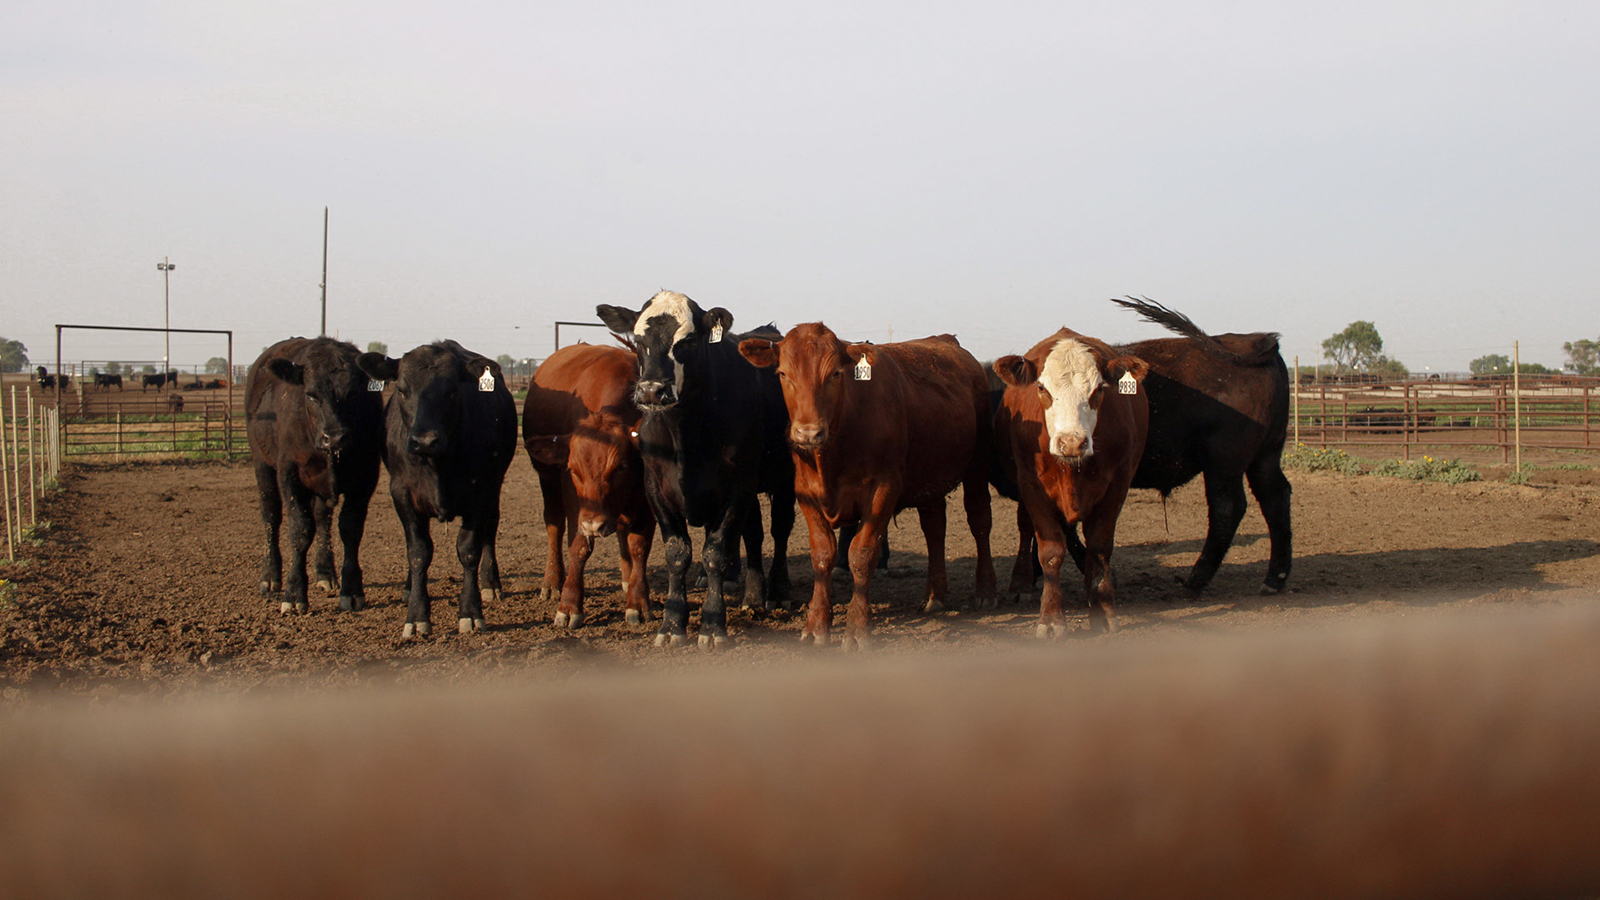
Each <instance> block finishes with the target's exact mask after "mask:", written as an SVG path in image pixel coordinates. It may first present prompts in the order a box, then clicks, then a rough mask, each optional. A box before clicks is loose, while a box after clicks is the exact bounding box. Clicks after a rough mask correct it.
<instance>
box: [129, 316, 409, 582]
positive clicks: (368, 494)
mask: <svg viewBox="0 0 1600 900" xmlns="http://www.w3.org/2000/svg"><path fill="white" fill-rule="evenodd" d="M360 353H361V351H360V350H357V349H356V348H355V346H354V345H353V344H348V343H345V342H344V341H336V340H334V339H332V338H325V337H324V338H315V339H310V338H303V337H299V338H289V339H288V340H284V341H279V342H278V343H276V344H273V345H272V346H270V347H268V348H267V349H265V350H263V351H261V356H260V357H259V358H258V359H257V360H256V361H255V363H253V364H252V365H251V366H250V375H249V377H248V378H247V380H246V381H245V401H244V403H245V421H246V423H247V424H246V433H247V435H248V437H249V441H250V455H251V458H252V459H253V460H254V462H255V472H256V489H257V490H258V491H259V492H260V498H261V521H262V523H263V524H264V525H265V526H266V530H267V551H266V558H265V559H264V560H263V561H262V563H261V593H262V594H265V595H269V596H270V595H271V594H272V593H274V592H276V591H280V590H281V591H283V600H282V606H281V607H280V608H281V609H282V611H283V612H286V613H288V612H306V611H307V608H308V605H307V600H306V553H307V550H308V549H309V548H310V547H311V543H312V540H313V538H314V539H315V541H316V544H317V551H316V558H315V562H314V565H315V567H316V578H317V585H318V586H319V587H322V588H324V589H326V590H329V591H331V590H333V589H334V587H335V586H337V588H338V591H339V608H340V609H345V610H358V609H361V608H362V606H364V605H365V604H366V592H365V590H364V587H363V584H362V577H361V565H360V561H359V559H358V556H359V551H360V549H361V537H362V534H363V532H364V531H365V529H366V523H367V505H368V503H370V502H371V500H372V492H373V490H374V489H376V488H377V486H378V458H379V457H380V456H381V455H382V452H383V403H382V395H381V394H380V393H378V392H375V391H371V390H368V387H369V384H368V379H367V377H366V375H365V374H364V373H363V372H362V371H361V369H360V367H359V366H357V365H356V359H357V357H358V356H360ZM101 377H112V378H116V377H117V376H104V375H102V376H101ZM174 399H181V398H174ZM341 498H342V499H343V503H342V505H341V506H340V508H339V543H340V544H341V545H342V547H343V551H344V552H343V556H344V563H343V566H342V567H341V568H340V570H339V574H338V581H337V585H336V584H335V581H334V577H335V576H334V571H333V547H332V531H333V508H334V506H335V505H336V504H339V503H340V500H341ZM285 508H287V509H288V511H289V552H290V561H289V571H288V573H287V576H288V577H287V579H286V578H285V577H284V575H285V573H284V571H283V558H282V556H281V555H280V551H279V549H278V536H279V530H280V528H281V525H282V522H283V510H284V509H285Z"/></svg>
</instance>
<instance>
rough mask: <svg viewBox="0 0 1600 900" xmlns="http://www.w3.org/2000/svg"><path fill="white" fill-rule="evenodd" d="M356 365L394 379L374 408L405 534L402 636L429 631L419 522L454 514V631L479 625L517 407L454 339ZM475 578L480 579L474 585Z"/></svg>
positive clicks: (428, 539) (495, 573) (493, 595)
mask: <svg viewBox="0 0 1600 900" xmlns="http://www.w3.org/2000/svg"><path fill="white" fill-rule="evenodd" d="M360 363H361V368H362V369H363V370H364V371H366V372H367V374H369V375H371V376H372V377H373V378H376V379H381V380H383V381H393V382H395V392H394V394H393V396H391V397H390V398H389V402H388V403H387V404H385V406H384V411H383V415H384V430H385V441H384V449H383V462H384V465H385V466H386V467H388V469H389V494H390V496H391V497H392V498H393V499H394V509H395V513H396V514H398V515H399V517H400V524H401V525H402V526H403V527H404V528H405V533H406V559H407V561H408V562H409V563H410V572H409V575H408V577H407V588H406V624H405V629H404V631H403V632H402V634H403V636H405V637H408V638H409V637H411V636H412V635H413V634H421V635H426V634H428V633H430V632H431V631H432V630H433V624H432V619H431V617H430V615H429V608H430V604H429V599H428V567H429V565H431V564H432V562H433V535H432V533H431V532H430V530H429V520H430V519H438V520H439V521H441V522H449V521H451V520H452V519H454V518H456V517H457V516H460V517H461V531H460V533H459V535H458V536H457V538H456V556H457V557H458V558H459V559H460V560H461V571H462V577H461V600H460V604H459V605H460V617H459V620H458V623H457V624H458V627H459V630H460V632H461V633H462V634H467V633H470V632H473V631H481V630H482V629H484V628H486V627H487V624H486V623H485V621H484V616H483V604H482V598H483V597H487V598H488V599H490V600H498V599H499V597H500V566H499V564H498V563H497V562H496V561H495V555H494V538H495V532H496V531H497V530H498V529H499V527H500V485H501V483H502V482H503V481H504V480H505V475H506V467H508V466H510V465H511V458H512V457H513V456H514V455H515V454H516V450H517V407H516V403H515V401H513V400H512V399H511V392H510V391H509V390H507V389H506V382H505V378H504V376H503V375H501V373H500V366H499V365H498V364H496V363H495V362H494V360H491V359H489V358H487V357H484V356H480V355H478V354H476V353H473V352H472V351H470V350H468V349H466V348H465V347H462V346H461V345H460V344H458V343H456V342H455V341H437V342H435V343H432V344H424V345H422V346H420V347H417V348H416V349H414V350H412V351H411V352H409V353H407V354H406V355H405V356H403V357H401V358H400V359H392V358H390V357H387V356H384V355H383V354H381V353H363V354H362V355H361V360H360ZM480 582H481V584H480Z"/></svg>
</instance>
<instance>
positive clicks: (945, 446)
mask: <svg viewBox="0 0 1600 900" xmlns="http://www.w3.org/2000/svg"><path fill="white" fill-rule="evenodd" d="M739 352H740V353H742V354H743V355H744V357H745V359H746V360H748V361H749V362H750V363H751V364H752V365H754V366H757V367H759V368H762V369H773V368H776V369H777V372H778V378H779V380H780V381H781V382H782V385H783V399H784V403H785V405H786V407H787V409H788V412H789V428H788V439H789V445H790V447H791V452H792V455H793V459H794V466H795V493H796V495H797V496H798V498H799V500H800V508H801V510H802V511H803V512H804V513H805V516H806V525H807V530H808V531H809V532H810V535H811V570H812V575H813V587H812V594H811V606H810V609H809V610H808V611H807V614H806V624H805V628H804V629H803V630H802V632H801V639H802V640H814V641H816V642H817V643H818V644H823V643H826V642H827V640H828V634H829V631H830V630H831V628H832V625H833V597H832V583H831V579H830V578H829V572H830V570H831V569H832V567H833V563H834V554H835V550H836V546H835V537H834V529H835V528H838V527H839V526H841V525H847V524H850V523H854V522H859V523H860V526H861V527H860V530H859V531H858V532H857V533H856V536H855V538H854V539H853V540H852V541H851V545H850V570H851V575H852V576H853V578H854V581H855V591H854V593H853V594H852V595H851V598H850V609H849V612H848V614H847V617H846V620H845V633H844V638H843V646H844V649H846V650H851V649H857V648H859V649H863V650H865V649H867V647H868V644H869V635H870V630H871V623H870V607H869V602H870V601H869V599H868V586H869V584H870V582H871V578H872V571H873V568H874V563H875V562H876V561H877V559H878V548H879V540H880V538H881V537H882V535H883V532H884V528H885V526H886V525H887V524H888V521H889V518H890V516H892V515H894V514H895V513H897V512H899V511H900V510H902V509H908V508H912V507H915V508H916V510H917V516H918V518H919V520H920V521H921V524H922V532H923V535H924V536H925V537H926V538H927V542H928V586H927V603H926V605H925V607H924V609H925V610H928V611H932V610H937V609H941V608H943V606H944V604H945V600H946V599H947V595H948V590H949V588H948V580H947V577H946V574H945V555H944V537H945V495H947V494H949V493H950V492H951V491H952V490H954V489H955V487H956V485H958V484H959V485H963V486H964V491H963V500H964V502H965V506H966V512H967V524H968V527H969V528H970V529H971V530H972V536H973V540H974V541H975V542H976V543H977V553H978V563H977V577H976V584H975V587H974V595H975V597H976V599H977V600H978V602H979V604H980V605H982V604H984V603H987V602H989V601H992V600H993V599H994V597H995V578H994V562H993V560H992V558H991V557H990V555H989V530H990V524H991V523H990V509H989V488H988V484H987V478H988V472H989V460H990V452H991V450H990V445H991V442H992V430H991V429H992V426H991V423H990V413H989V393H988V390H989V389H988V381H987V379H986V377H985V376H984V373H983V368H982V367H981V366H979V365H978V361H977V360H975V359H973V358H972V355H971V354H969V353H967V351H965V350H963V349H962V348H961V345H960V344H959V343H958V342H957V341H956V339H955V338H954V337H952V336H950V335H939V336H937V337H929V338H923V339H921V340H916V341H906V342H904V343H895V344H882V345H874V344H848V343H845V342H844V341H842V340H840V339H839V338H838V336H837V335H835V334H834V333H833V331H832V330H830V329H829V328H828V327H827V326H826V325H823V324H821V323H809V324H805V325H798V326H795V327H794V328H792V329H790V331H789V333H788V334H786V335H784V336H783V337H782V338H781V339H768V338H751V339H746V340H744V341H742V342H741V343H740V344H739Z"/></svg>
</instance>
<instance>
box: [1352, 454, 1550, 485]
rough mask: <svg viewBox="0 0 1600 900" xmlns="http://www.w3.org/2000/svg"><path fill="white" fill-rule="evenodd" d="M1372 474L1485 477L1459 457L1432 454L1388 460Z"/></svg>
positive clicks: (1447, 479) (1461, 479)
mask: <svg viewBox="0 0 1600 900" xmlns="http://www.w3.org/2000/svg"><path fill="white" fill-rule="evenodd" d="M1372 474H1373V475H1381V476H1384V477H1387V478H1408V479H1410V480H1412V481H1442V482H1444V483H1445V484H1465V483H1466V482H1469V481H1478V480H1480V479H1482V478H1483V476H1482V475H1480V474H1479V473H1478V470H1477V469H1474V468H1472V467H1471V466H1469V465H1467V464H1466V463H1463V462H1462V461H1461V460H1459V459H1436V458H1434V457H1432V456H1424V457H1422V458H1421V459H1412V460H1401V459H1392V460H1386V461H1384V462H1381V463H1379V464H1378V465H1377V466H1376V467H1374V468H1373V470H1372ZM1524 479H1526V476H1524Z"/></svg>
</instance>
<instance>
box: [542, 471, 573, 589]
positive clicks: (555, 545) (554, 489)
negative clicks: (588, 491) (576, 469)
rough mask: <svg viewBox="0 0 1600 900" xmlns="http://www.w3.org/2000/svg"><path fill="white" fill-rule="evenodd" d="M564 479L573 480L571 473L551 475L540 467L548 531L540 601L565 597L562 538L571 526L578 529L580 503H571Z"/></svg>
mask: <svg viewBox="0 0 1600 900" xmlns="http://www.w3.org/2000/svg"><path fill="white" fill-rule="evenodd" d="M564 480H565V481H570V476H568V475H567V474H566V473H565V471H563V472H561V473H560V474H551V473H548V472H546V471H545V470H544V469H542V468H541V469H539V492H540V494H541V495H542V496H543V498H544V534H545V542H546V548H547V553H546V557H545V566H544V581H543V582H541V583H540V585H539V599H540V600H555V599H556V598H558V597H560V596H561V585H562V583H563V582H565V581H566V569H565V568H564V567H563V563H562V551H563V549H564V548H563V547H562V537H563V534H564V533H565V532H566V531H567V530H568V529H569V528H570V529H571V530H572V531H574V532H576V531H577V530H578V523H577V514H578V513H577V506H576V504H574V503H568V498H567V497H566V494H565V490H566V489H564V488H563V484H562V482H563V481H564ZM568 488H570V485H569V486H568ZM569 507H570V510H571V511H570V512H569Z"/></svg>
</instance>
